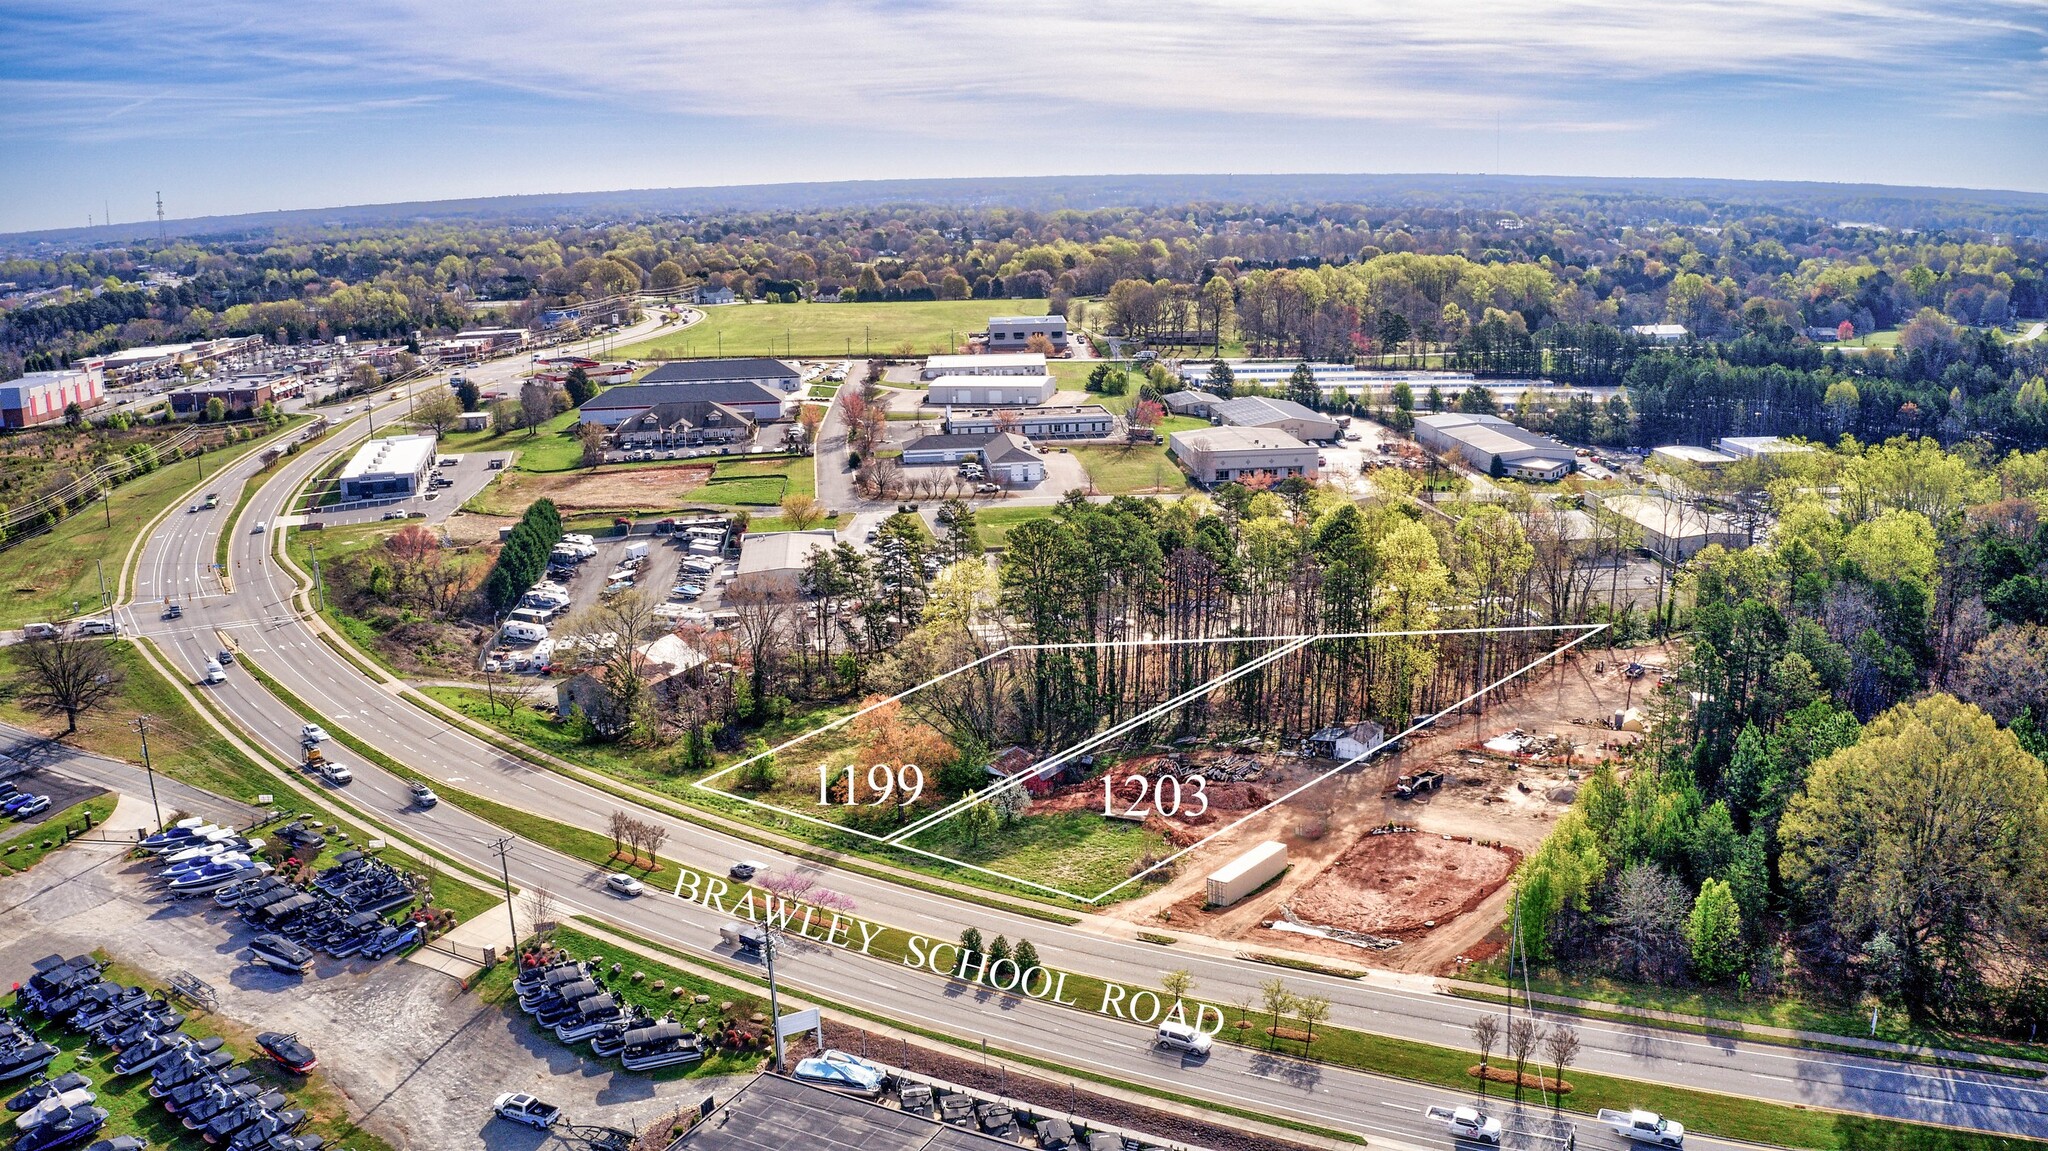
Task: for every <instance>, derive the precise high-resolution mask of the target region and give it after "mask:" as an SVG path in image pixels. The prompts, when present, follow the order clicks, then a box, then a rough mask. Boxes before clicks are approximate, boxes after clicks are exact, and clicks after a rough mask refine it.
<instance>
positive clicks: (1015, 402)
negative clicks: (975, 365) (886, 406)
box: [924, 375, 1059, 408]
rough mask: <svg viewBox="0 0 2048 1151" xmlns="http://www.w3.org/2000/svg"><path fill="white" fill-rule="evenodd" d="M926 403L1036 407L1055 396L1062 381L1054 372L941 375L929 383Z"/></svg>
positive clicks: (932, 404) (926, 404) (942, 406)
mask: <svg viewBox="0 0 2048 1151" xmlns="http://www.w3.org/2000/svg"><path fill="white" fill-rule="evenodd" d="M926 387H927V389H928V391H927V393H926V395H925V399H924V402H925V406H926V407H932V408H944V407H951V406H953V405H955V404H989V405H992V406H995V407H998V408H1012V407H1014V408H1028V407H1036V406H1038V405H1039V404H1042V403H1045V402H1046V401H1047V400H1050V399H1052V394H1053V393H1054V392H1055V391H1057V390H1059V384H1058V382H1057V381H1055V380H1054V379H1053V378H1052V377H1051V376H1050V375H1044V376H1024V375H1015V376H1012V375H1000V376H958V375H955V376H940V377H939V378H937V379H935V380H933V381H932V382H931V383H929V384H927V385H926Z"/></svg>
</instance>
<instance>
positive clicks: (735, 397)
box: [579, 369, 783, 427]
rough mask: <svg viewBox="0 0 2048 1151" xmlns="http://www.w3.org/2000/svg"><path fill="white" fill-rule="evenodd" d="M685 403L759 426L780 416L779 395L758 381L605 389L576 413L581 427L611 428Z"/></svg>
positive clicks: (648, 385) (727, 381)
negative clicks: (725, 411)
mask: <svg viewBox="0 0 2048 1151" xmlns="http://www.w3.org/2000/svg"><path fill="white" fill-rule="evenodd" d="M657 370H658V369H657ZM650 378H652V376H651V374H650ZM687 403H704V404H721V405H724V406H725V407H728V408H731V409H733V410H735V411H738V412H742V413H745V414H746V415H747V417H748V418H750V419H753V420H756V421H758V422H761V423H772V422H773V421H775V420H779V419H781V418H782V414H783V413H782V404H783V397H782V393H781V392H779V391H777V390H776V389H775V387H774V386H773V385H771V384H769V383H767V382H765V381H762V380H704V381H698V382H688V383H655V384H650V383H646V382H642V383H638V384H624V385H621V386H619V387H616V388H606V389H605V390H604V391H602V392H600V393H598V394H597V395H595V396H593V397H591V399H590V401H589V402H588V403H586V404H584V405H583V407H582V408H581V409H579V411H580V412H581V414H582V417H583V422H584V423H586V424H603V425H605V426H606V427H611V426H613V425H615V424H618V423H620V422H622V421H624V420H625V419H627V418H628V417H631V416H636V415H639V414H640V413H641V412H644V411H646V410H648V409H649V408H653V407H657V406H659V405H662V404H687Z"/></svg>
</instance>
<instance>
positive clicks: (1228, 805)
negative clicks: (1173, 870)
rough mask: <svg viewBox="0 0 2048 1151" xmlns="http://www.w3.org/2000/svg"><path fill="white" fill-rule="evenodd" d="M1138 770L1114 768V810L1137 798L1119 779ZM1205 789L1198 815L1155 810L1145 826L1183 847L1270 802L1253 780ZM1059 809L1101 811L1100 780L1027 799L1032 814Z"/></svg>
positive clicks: (1188, 797)
mask: <svg viewBox="0 0 2048 1151" xmlns="http://www.w3.org/2000/svg"><path fill="white" fill-rule="evenodd" d="M1140 770H1142V768H1140V769H1138V770H1132V771H1126V770H1124V769H1123V768H1121V767H1120V768H1118V769H1117V772H1116V780H1117V782H1118V783H1119V784H1120V785H1122V789H1121V790H1119V791H1118V792H1117V794H1116V800H1115V803H1116V807H1117V809H1118V810H1120V811H1122V810H1129V808H1130V806H1131V804H1132V803H1133V802H1134V801H1135V799H1136V798H1137V789H1136V788H1133V787H1131V786H1130V785H1128V784H1124V783H1123V780H1124V779H1125V778H1126V777H1127V776H1131V775H1136V774H1138V772H1139V771H1140ZM1147 778H1151V777H1149V776H1148V777H1147ZM1169 790H1170V789H1169ZM1206 790H1207V794H1208V797H1209V808H1208V810H1207V811H1205V812H1203V813H1202V814H1201V815H1196V816H1190V815H1180V816H1177V817H1175V818H1173V819H1167V818H1164V817H1162V816H1160V815H1159V814H1158V813H1157V812H1156V811H1155V812H1154V813H1153V814H1152V815H1151V816H1150V817H1149V818H1147V819H1146V820H1145V829H1146V830H1147V831H1151V832H1154V833H1156V834H1158V835H1162V836H1164V837H1166V839H1167V840H1168V841H1170V842H1171V843H1172V844H1173V845H1174V846H1175V847H1186V846H1187V845H1189V844H1191V843H1194V842H1196V841H1197V840H1199V839H1201V838H1202V837H1203V836H1205V835H1208V834H1209V833H1210V832H1212V831H1214V830H1215V829H1216V828H1217V827H1218V826H1219V825H1221V824H1222V823H1226V822H1228V821H1230V820H1232V819H1235V818H1237V817H1238V816H1240V815H1243V814H1244V813H1245V812H1247V811H1256V810H1257V809H1259V808H1261V807H1264V806H1266V805H1267V804H1269V803H1271V802H1273V794H1272V792H1270V791H1269V790H1267V789H1266V788H1265V787H1264V786H1263V785H1261V784H1257V783H1211V784H1209V785H1207V789H1206ZM1194 794H1195V793H1194V789H1193V788H1188V789H1187V790H1186V791H1185V793H1184V796H1185V802H1184V807H1194V806H1196V803H1195V800H1194ZM1151 803H1152V800H1151V797H1150V795H1149V794H1148V795H1147V797H1146V805H1147V806H1148V807H1150V806H1151ZM1063 811H1093V812H1095V813H1096V814H1097V815H1101V814H1102V781H1101V780H1100V779H1094V780H1090V781H1088V782H1087V783H1077V784H1071V785H1069V786H1066V787H1062V788H1059V789H1058V790H1056V791H1054V792H1053V793H1052V794H1050V795H1044V796H1040V797H1038V798H1036V799H1033V800H1032V801H1031V814H1032V815H1053V814H1056V813H1058V812H1063Z"/></svg>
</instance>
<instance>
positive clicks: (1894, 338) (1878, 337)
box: [1831, 328, 1901, 348]
mask: <svg viewBox="0 0 2048 1151" xmlns="http://www.w3.org/2000/svg"><path fill="white" fill-rule="evenodd" d="M1900 330H1901V329H1898V328H1884V329H1881V330H1879V331H1875V332H1868V333H1865V334H1863V335H1860V336H1857V337H1856V338H1855V339H1853V340H1842V341H1840V342H1838V343H1836V344H1833V345H1831V346H1833V347H1837V348H1896V347H1898V346H1899V332H1900Z"/></svg>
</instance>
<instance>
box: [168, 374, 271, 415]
mask: <svg viewBox="0 0 2048 1151" xmlns="http://www.w3.org/2000/svg"><path fill="white" fill-rule="evenodd" d="M166 398H167V399H169V400H170V402H171V413H172V414H173V415H178V416H203V415H205V414H206V404H207V401H209V400H219V401H220V402H221V404H222V406H223V407H225V408H226V409H227V414H228V416H229V417H230V418H241V417H245V416H252V415H255V414H256V409H258V408H261V407H262V406H263V405H265V404H267V403H271V402H272V401H274V400H276V399H277V394H276V392H275V391H274V390H273V388H272V387H271V382H270V381H269V380H265V379H239V380H223V381H220V382H218V383H212V384H195V385H193V386H192V387H189V388H179V389H178V390H177V391H175V392H172V393H170V394H169V395H168V396H167V397H166Z"/></svg>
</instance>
